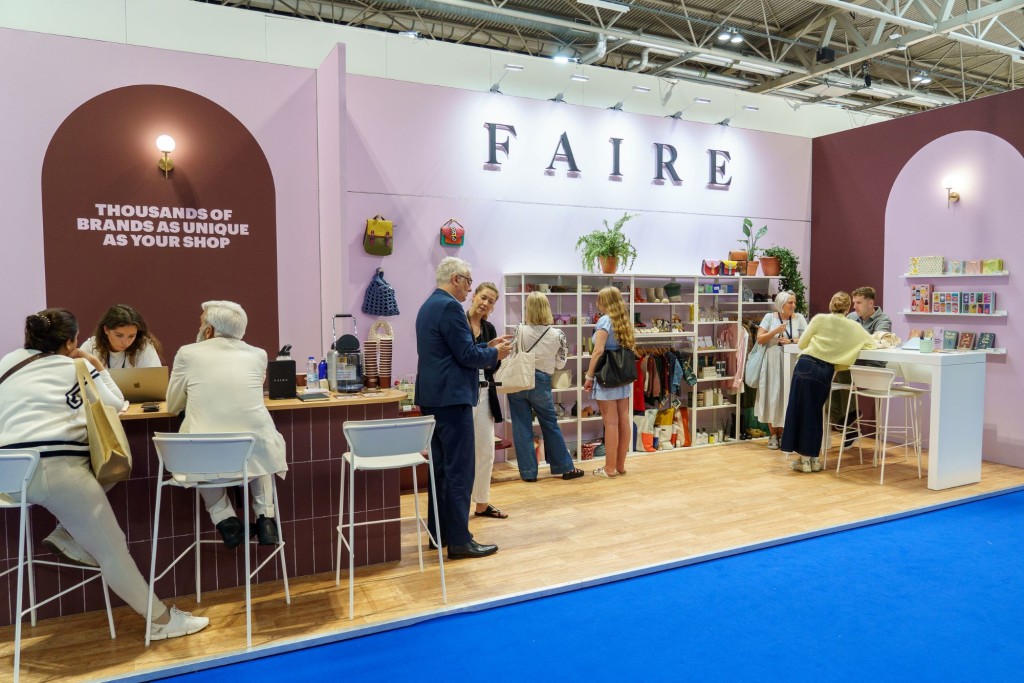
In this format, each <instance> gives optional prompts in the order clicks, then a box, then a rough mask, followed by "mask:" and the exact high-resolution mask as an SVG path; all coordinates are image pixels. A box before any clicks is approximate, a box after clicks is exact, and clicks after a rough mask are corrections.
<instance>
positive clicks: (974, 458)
mask: <svg viewBox="0 0 1024 683" xmlns="http://www.w3.org/2000/svg"><path fill="white" fill-rule="evenodd" d="M783 350H784V352H785V356H784V357H785V359H786V373H785V395H786V398H787V401H788V398H789V386H790V378H791V377H792V376H793V367H794V366H795V365H796V359H797V358H798V357H799V355H800V349H799V347H797V345H795V344H794V345H792V346H786V347H784V348H783ZM988 356H989V354H988V353H986V352H985V351H957V352H949V353H920V352H918V351H904V350H902V349H873V350H865V351H861V353H860V359H861V360H873V361H884V362H887V363H912V364H914V365H923V366H927V367H928V368H929V369H930V370H931V402H930V415H931V418H930V420H929V429H928V488H930V489H933V490H939V489H948V488H952V487H954V486H963V485H965V484H974V483H977V482H979V481H981V459H982V453H981V442H982V433H983V431H984V423H985V363H986V361H987V360H988Z"/></svg>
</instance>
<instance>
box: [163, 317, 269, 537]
mask: <svg viewBox="0 0 1024 683" xmlns="http://www.w3.org/2000/svg"><path fill="white" fill-rule="evenodd" d="M247 324H248V318H247V316H246V315H245V311H244V310H242V307H241V306H239V305H238V304H236V303H234V302H233V301H207V302H206V303H204V304H203V313H202V315H201V316H200V318H199V334H197V335H196V343H195V344H187V345H185V346H182V347H181V349H179V350H178V354H177V355H176V356H175V357H174V369H173V370H171V379H170V382H169V384H168V386H167V410H168V412H170V413H172V414H174V413H180V412H181V411H182V410H185V409H186V408H187V410H186V412H185V421H184V422H182V424H181V433H182V434H186V433H222V432H252V433H253V434H255V435H256V445H255V447H254V448H253V452H252V456H251V457H250V458H249V474H250V475H254V474H255V475H261V476H258V477H257V478H256V479H253V480H252V482H251V484H250V490H251V492H252V508H253V513H254V514H255V515H256V524H255V525H254V526H255V529H249V530H248V532H247V531H246V530H245V529H243V528H242V521H241V520H240V519H238V515H236V514H235V509H234V507H233V506H232V505H231V500H230V499H229V498H228V489H200V491H199V493H200V495H201V496H202V497H203V502H204V503H205V504H206V510H207V511H208V512H209V513H210V517H211V519H213V523H214V524H216V525H217V531H219V532H220V535H221V537H222V538H223V539H224V544H225V545H226V546H227V547H229V548H234V547H236V546H238V545H240V544H241V543H242V542H243V541H245V539H246V538H247V537H249V536H251V535H252V534H253V533H255V534H256V535H257V537H258V538H259V542H260V545H274V544H276V543H277V542H278V540H279V539H278V534H277V525H276V523H275V521H274V515H275V511H274V488H273V482H272V481H271V479H270V477H271V475H273V474H277V475H279V476H280V477H281V478H284V475H285V472H287V471H288V464H287V463H286V462H285V447H284V437H282V436H281V435H280V434H279V433H278V431H277V429H276V428H275V427H274V421H273V420H272V419H271V417H270V412H269V411H268V410H267V407H266V405H265V404H264V403H263V380H264V378H265V377H266V374H267V354H266V352H265V351H264V350H263V349H257V348H256V347H254V346H249V345H248V344H246V343H245V342H243V341H242V337H243V336H244V335H245V327H246V325H247Z"/></svg>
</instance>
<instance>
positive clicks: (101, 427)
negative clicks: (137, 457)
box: [75, 358, 132, 486]
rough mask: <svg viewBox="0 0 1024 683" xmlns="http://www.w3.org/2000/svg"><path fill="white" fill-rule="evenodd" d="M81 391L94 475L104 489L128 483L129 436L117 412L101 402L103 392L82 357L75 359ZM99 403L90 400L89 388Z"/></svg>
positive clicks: (130, 453) (129, 473)
mask: <svg viewBox="0 0 1024 683" xmlns="http://www.w3.org/2000/svg"><path fill="white" fill-rule="evenodd" d="M75 372H76V373H77V374H78V391H79V396H81V398H82V408H83V409H84V410H85V428H86V430H87V431H88V433H89V456H90V460H91V462H92V473H93V475H94V476H95V477H96V481H97V482H99V484H100V485H101V486H106V485H107V484H114V483H117V482H119V481H124V480H125V479H127V478H128V477H129V476H130V475H131V473H132V452H131V449H130V448H128V436H127V435H126V434H125V433H124V427H123V426H121V418H120V417H119V416H118V414H117V409H116V408H114V407H113V406H108V405H107V404H105V403H103V401H102V400H100V392H99V391H98V390H97V389H96V385H95V384H94V383H93V381H92V376H91V375H90V374H89V366H88V365H86V363H85V361H84V360H82V359H81V358H78V359H76V360H75ZM87 388H88V389H89V390H91V392H92V394H93V396H95V397H96V400H95V401H93V400H90V399H89V395H88V394H87V393H86V389H87Z"/></svg>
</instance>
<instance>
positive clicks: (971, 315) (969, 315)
mask: <svg viewBox="0 0 1024 683" xmlns="http://www.w3.org/2000/svg"><path fill="white" fill-rule="evenodd" d="M900 313H902V314H903V315H915V316H917V315H933V316H942V317H948V318H1005V317H1006V311H995V312H994V313H933V312H932V311H908V310H902V311H900Z"/></svg>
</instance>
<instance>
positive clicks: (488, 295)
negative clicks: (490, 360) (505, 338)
mask: <svg viewBox="0 0 1024 683" xmlns="http://www.w3.org/2000/svg"><path fill="white" fill-rule="evenodd" d="M496 303H498V286H497V285H496V284H494V283H493V282H481V283H480V284H479V285H477V286H476V289H475V290H473V300H472V301H471V302H470V304H469V310H468V311H467V312H466V319H467V320H468V321H469V328H470V330H471V331H472V332H473V341H474V342H476V344H477V346H486V345H487V344H489V343H490V342H491V341H493V340H494V339H497V338H498V332H497V330H495V329H494V325H492V324H491V323H490V322H489V321H488V320H487V316H488V315H490V314H491V312H492V311H493V310H494V305H495V304H496ZM500 365H501V361H498V364H497V365H495V366H492V367H489V368H480V369H479V370H478V379H479V382H480V398H479V399H478V400H477V402H476V406H475V407H474V408H473V437H474V441H475V447H476V472H475V474H474V477H473V495H472V501H473V505H474V510H473V515H474V516H476V517H492V518H494V519H507V518H508V514H506V513H504V512H502V511H501V510H499V509H498V508H496V507H494V506H493V505H491V502H490V498H491V472H492V471H493V470H494V425H495V424H497V423H499V422H502V417H501V404H500V403H499V402H498V392H497V390H496V389H495V385H494V372H495V370H497V369H498V367H499V366H500Z"/></svg>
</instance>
